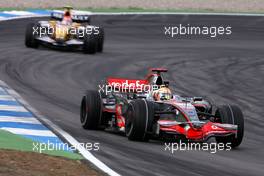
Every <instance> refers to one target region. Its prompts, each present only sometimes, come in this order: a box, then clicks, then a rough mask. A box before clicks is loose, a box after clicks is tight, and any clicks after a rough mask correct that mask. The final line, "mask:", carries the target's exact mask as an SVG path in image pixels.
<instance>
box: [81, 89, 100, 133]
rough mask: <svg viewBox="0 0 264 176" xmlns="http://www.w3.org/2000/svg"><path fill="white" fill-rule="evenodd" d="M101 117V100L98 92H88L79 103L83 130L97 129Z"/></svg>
mask: <svg viewBox="0 0 264 176" xmlns="http://www.w3.org/2000/svg"><path fill="white" fill-rule="evenodd" d="M101 116H102V100H101V97H100V94H99V92H98V91H95V90H94V91H93V90H89V91H87V92H86V95H85V96H83V98H82V102H81V112H80V120H81V124H82V127H83V128H84V129H94V130H95V129H98V128H99V126H100V120H101Z"/></svg>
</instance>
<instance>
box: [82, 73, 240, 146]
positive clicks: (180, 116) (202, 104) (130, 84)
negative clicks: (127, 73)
mask: <svg viewBox="0 0 264 176" xmlns="http://www.w3.org/2000/svg"><path fill="white" fill-rule="evenodd" d="M164 72H167V70H166V69H162V68H157V69H151V70H150V73H149V74H148V75H147V77H146V79H143V80H139V79H137V80H131V79H121V78H108V79H107V81H106V85H107V86H106V87H104V88H105V89H101V90H100V91H96V90H89V91H87V92H86V94H85V95H84V96H83V98H82V102H81V110H80V120H81V124H82V127H83V128H85V129H107V130H113V131H120V132H124V133H125V134H126V136H127V137H128V139H129V140H136V141H146V140H148V139H151V138H153V139H161V138H163V139H164V138H165V139H166V138H175V139H185V140H189V141H197V142H202V141H206V140H207V139H209V138H211V137H215V139H216V141H217V142H222V143H224V144H227V143H230V146H231V147H237V146H239V145H240V143H241V142H242V139H243V133H244V118H243V114H242V111H241V110H240V108H239V107H238V106H236V105H229V104H227V105H221V106H216V105H214V104H212V102H210V101H208V100H206V99H204V98H202V97H181V96H179V95H176V94H173V93H172V91H171V90H170V88H169V82H168V81H164V78H163V75H162V73H164ZM153 88H155V89H153ZM213 109H215V110H213Z"/></svg>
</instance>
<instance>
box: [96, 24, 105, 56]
mask: <svg viewBox="0 0 264 176" xmlns="http://www.w3.org/2000/svg"><path fill="white" fill-rule="evenodd" d="M98 30H99V33H98V46H97V52H103V49H104V28H102V27H99V28H98Z"/></svg>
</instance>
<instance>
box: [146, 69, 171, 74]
mask: <svg viewBox="0 0 264 176" xmlns="http://www.w3.org/2000/svg"><path fill="white" fill-rule="evenodd" d="M149 70H150V72H155V73H161V72H168V69H166V68H151V69H149Z"/></svg>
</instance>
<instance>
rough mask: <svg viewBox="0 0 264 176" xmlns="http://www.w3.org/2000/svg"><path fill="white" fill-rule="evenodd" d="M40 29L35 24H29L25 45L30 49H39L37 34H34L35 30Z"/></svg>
mask: <svg viewBox="0 0 264 176" xmlns="http://www.w3.org/2000/svg"><path fill="white" fill-rule="evenodd" d="M37 27H39V26H38V25H37V24H35V23H29V24H28V25H27V28H26V34H25V45H26V47H29V48H37V47H38V45H39V44H38V41H37V40H36V36H37V34H36V32H35V33H34V28H37ZM39 30H40V29H39V28H38V29H37V31H39Z"/></svg>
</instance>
